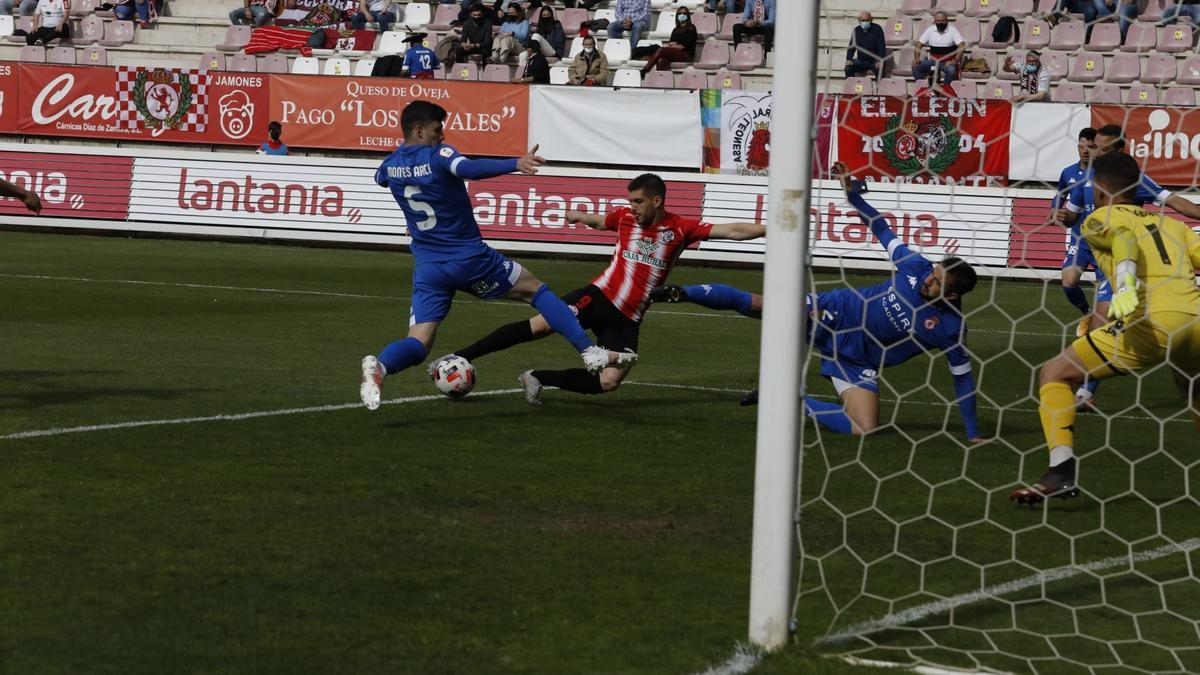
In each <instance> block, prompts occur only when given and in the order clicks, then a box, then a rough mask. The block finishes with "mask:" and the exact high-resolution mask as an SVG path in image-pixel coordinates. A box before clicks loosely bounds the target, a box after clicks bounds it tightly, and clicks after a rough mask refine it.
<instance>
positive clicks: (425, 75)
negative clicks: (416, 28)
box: [402, 33, 441, 80]
mask: <svg viewBox="0 0 1200 675" xmlns="http://www.w3.org/2000/svg"><path fill="white" fill-rule="evenodd" d="M427 35H429V33H413V34H412V35H409V36H408V37H407V38H405V39H404V41H405V42H407V43H408V44H409V47H408V50H407V51H405V52H404V66H403V68H402V70H405V71H408V76H409V77H411V78H413V79H414V80H432V79H433V71H435V70H437V67H438V66H439V65H441V62H440V61H438V57H437V54H434V53H433V50H432V49H430V48H429V47H426V46H425V44H424V43H425V37H426V36H427Z"/></svg>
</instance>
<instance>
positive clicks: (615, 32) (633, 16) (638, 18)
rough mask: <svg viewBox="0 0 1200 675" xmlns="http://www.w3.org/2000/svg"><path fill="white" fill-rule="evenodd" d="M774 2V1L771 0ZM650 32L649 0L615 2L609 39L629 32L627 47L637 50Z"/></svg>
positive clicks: (609, 28)
mask: <svg viewBox="0 0 1200 675" xmlns="http://www.w3.org/2000/svg"><path fill="white" fill-rule="evenodd" d="M772 1H774V0H772ZM649 30H650V0H617V11H616V20H614V21H613V22H612V23H610V24H608V37H609V39H610V40H611V39H616V38H619V37H621V36H622V35H624V34H625V31H629V46H630V48H631V49H637V44H638V40H641V39H642V33H645V32H648V31H649Z"/></svg>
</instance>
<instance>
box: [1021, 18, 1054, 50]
mask: <svg viewBox="0 0 1200 675" xmlns="http://www.w3.org/2000/svg"><path fill="white" fill-rule="evenodd" d="M1021 46H1022V47H1024V48H1025V49H1045V48H1046V47H1048V46H1050V24H1049V23H1047V22H1046V21H1043V20H1042V19H1030V20H1029V21H1026V22H1025V26H1024V27H1023V28H1022V29H1021Z"/></svg>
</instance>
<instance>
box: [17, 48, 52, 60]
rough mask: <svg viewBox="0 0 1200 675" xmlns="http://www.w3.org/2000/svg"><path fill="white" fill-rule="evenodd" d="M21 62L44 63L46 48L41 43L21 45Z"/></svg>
mask: <svg viewBox="0 0 1200 675" xmlns="http://www.w3.org/2000/svg"><path fill="white" fill-rule="evenodd" d="M20 58H21V62H22V63H45V62H46V48H45V47H43V46H41V45H25V46H24V47H21V57H20Z"/></svg>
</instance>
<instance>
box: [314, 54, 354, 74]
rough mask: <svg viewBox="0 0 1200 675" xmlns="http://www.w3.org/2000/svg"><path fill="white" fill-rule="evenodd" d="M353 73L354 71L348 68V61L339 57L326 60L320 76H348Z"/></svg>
mask: <svg viewBox="0 0 1200 675" xmlns="http://www.w3.org/2000/svg"><path fill="white" fill-rule="evenodd" d="M353 72H354V69H353V68H352V67H351V66H350V59H347V58H345V57H340V56H339V57H337V58H332V59H326V60H325V65H324V66H323V67H322V68H321V74H322V75H338V76H349V75H350V74H351V73H353Z"/></svg>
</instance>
